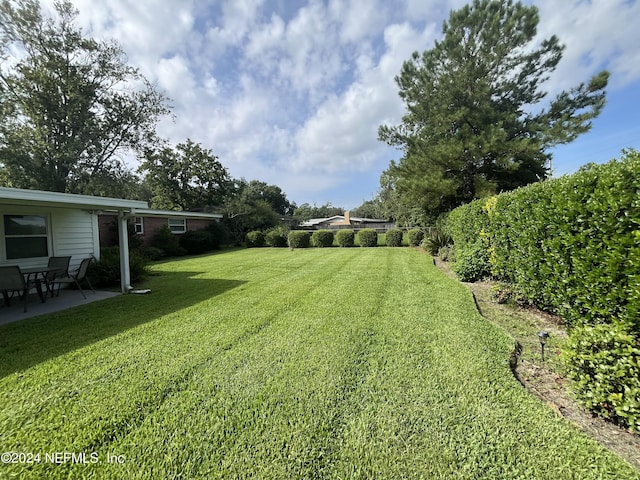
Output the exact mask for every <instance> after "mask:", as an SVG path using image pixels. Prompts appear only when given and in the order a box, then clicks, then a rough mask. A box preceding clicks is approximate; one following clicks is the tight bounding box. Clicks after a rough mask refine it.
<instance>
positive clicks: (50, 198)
mask: <svg viewBox="0 0 640 480" xmlns="http://www.w3.org/2000/svg"><path fill="white" fill-rule="evenodd" d="M0 204H4V205H45V206H57V207H73V208H87V209H95V210H101V209H114V210H131V209H134V208H145V209H146V208H148V204H147V202H142V201H139V200H126V199H123V198H110V197H94V196H91V195H76V194H72V193H60V192H45V191H43V190H24V189H21V188H8V187H0Z"/></svg>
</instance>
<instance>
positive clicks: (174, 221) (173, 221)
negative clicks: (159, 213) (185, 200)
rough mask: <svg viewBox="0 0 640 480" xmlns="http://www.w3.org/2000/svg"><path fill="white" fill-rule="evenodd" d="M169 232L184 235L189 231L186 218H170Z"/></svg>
mask: <svg viewBox="0 0 640 480" xmlns="http://www.w3.org/2000/svg"><path fill="white" fill-rule="evenodd" d="M169 230H171V233H184V232H186V231H187V219H186V218H170V219H169Z"/></svg>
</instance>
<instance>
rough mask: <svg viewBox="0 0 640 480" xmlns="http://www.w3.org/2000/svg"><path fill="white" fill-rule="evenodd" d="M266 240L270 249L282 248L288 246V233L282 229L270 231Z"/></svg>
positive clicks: (266, 235) (277, 228) (265, 237)
mask: <svg viewBox="0 0 640 480" xmlns="http://www.w3.org/2000/svg"><path fill="white" fill-rule="evenodd" d="M264 239H265V241H266V242H267V245H269V246H270V247H278V248H282V247H286V246H287V232H286V231H285V230H284V229H283V228H281V227H276V228H274V229H273V230H269V231H268V232H267V233H266V234H265V236H264Z"/></svg>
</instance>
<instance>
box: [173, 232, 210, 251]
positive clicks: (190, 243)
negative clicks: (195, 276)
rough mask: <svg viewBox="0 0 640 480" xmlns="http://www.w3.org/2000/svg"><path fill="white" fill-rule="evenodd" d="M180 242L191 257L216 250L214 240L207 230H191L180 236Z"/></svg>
mask: <svg viewBox="0 0 640 480" xmlns="http://www.w3.org/2000/svg"><path fill="white" fill-rule="evenodd" d="M179 242H180V246H181V247H182V248H184V249H185V250H186V251H187V253H188V254H190V255H198V254H201V253H205V252H209V251H211V250H214V249H215V248H216V246H215V243H214V242H215V241H214V238H213V236H212V235H211V233H210V232H208V231H207V230H189V231H187V232H185V233H184V234H183V235H181V236H180V241H179Z"/></svg>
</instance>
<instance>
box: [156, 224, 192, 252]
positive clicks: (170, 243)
mask: <svg viewBox="0 0 640 480" xmlns="http://www.w3.org/2000/svg"><path fill="white" fill-rule="evenodd" d="M152 245H153V246H154V247H156V248H159V249H160V250H162V251H163V252H164V253H165V254H166V255H168V256H180V255H184V253H183V252H185V253H186V251H185V250H184V248H181V247H180V241H179V240H178V237H177V236H176V235H174V234H173V233H171V230H170V229H169V225H163V226H162V227H160V229H159V230H158V231H157V232H156V233H155V235H154V236H153V240H152Z"/></svg>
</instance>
